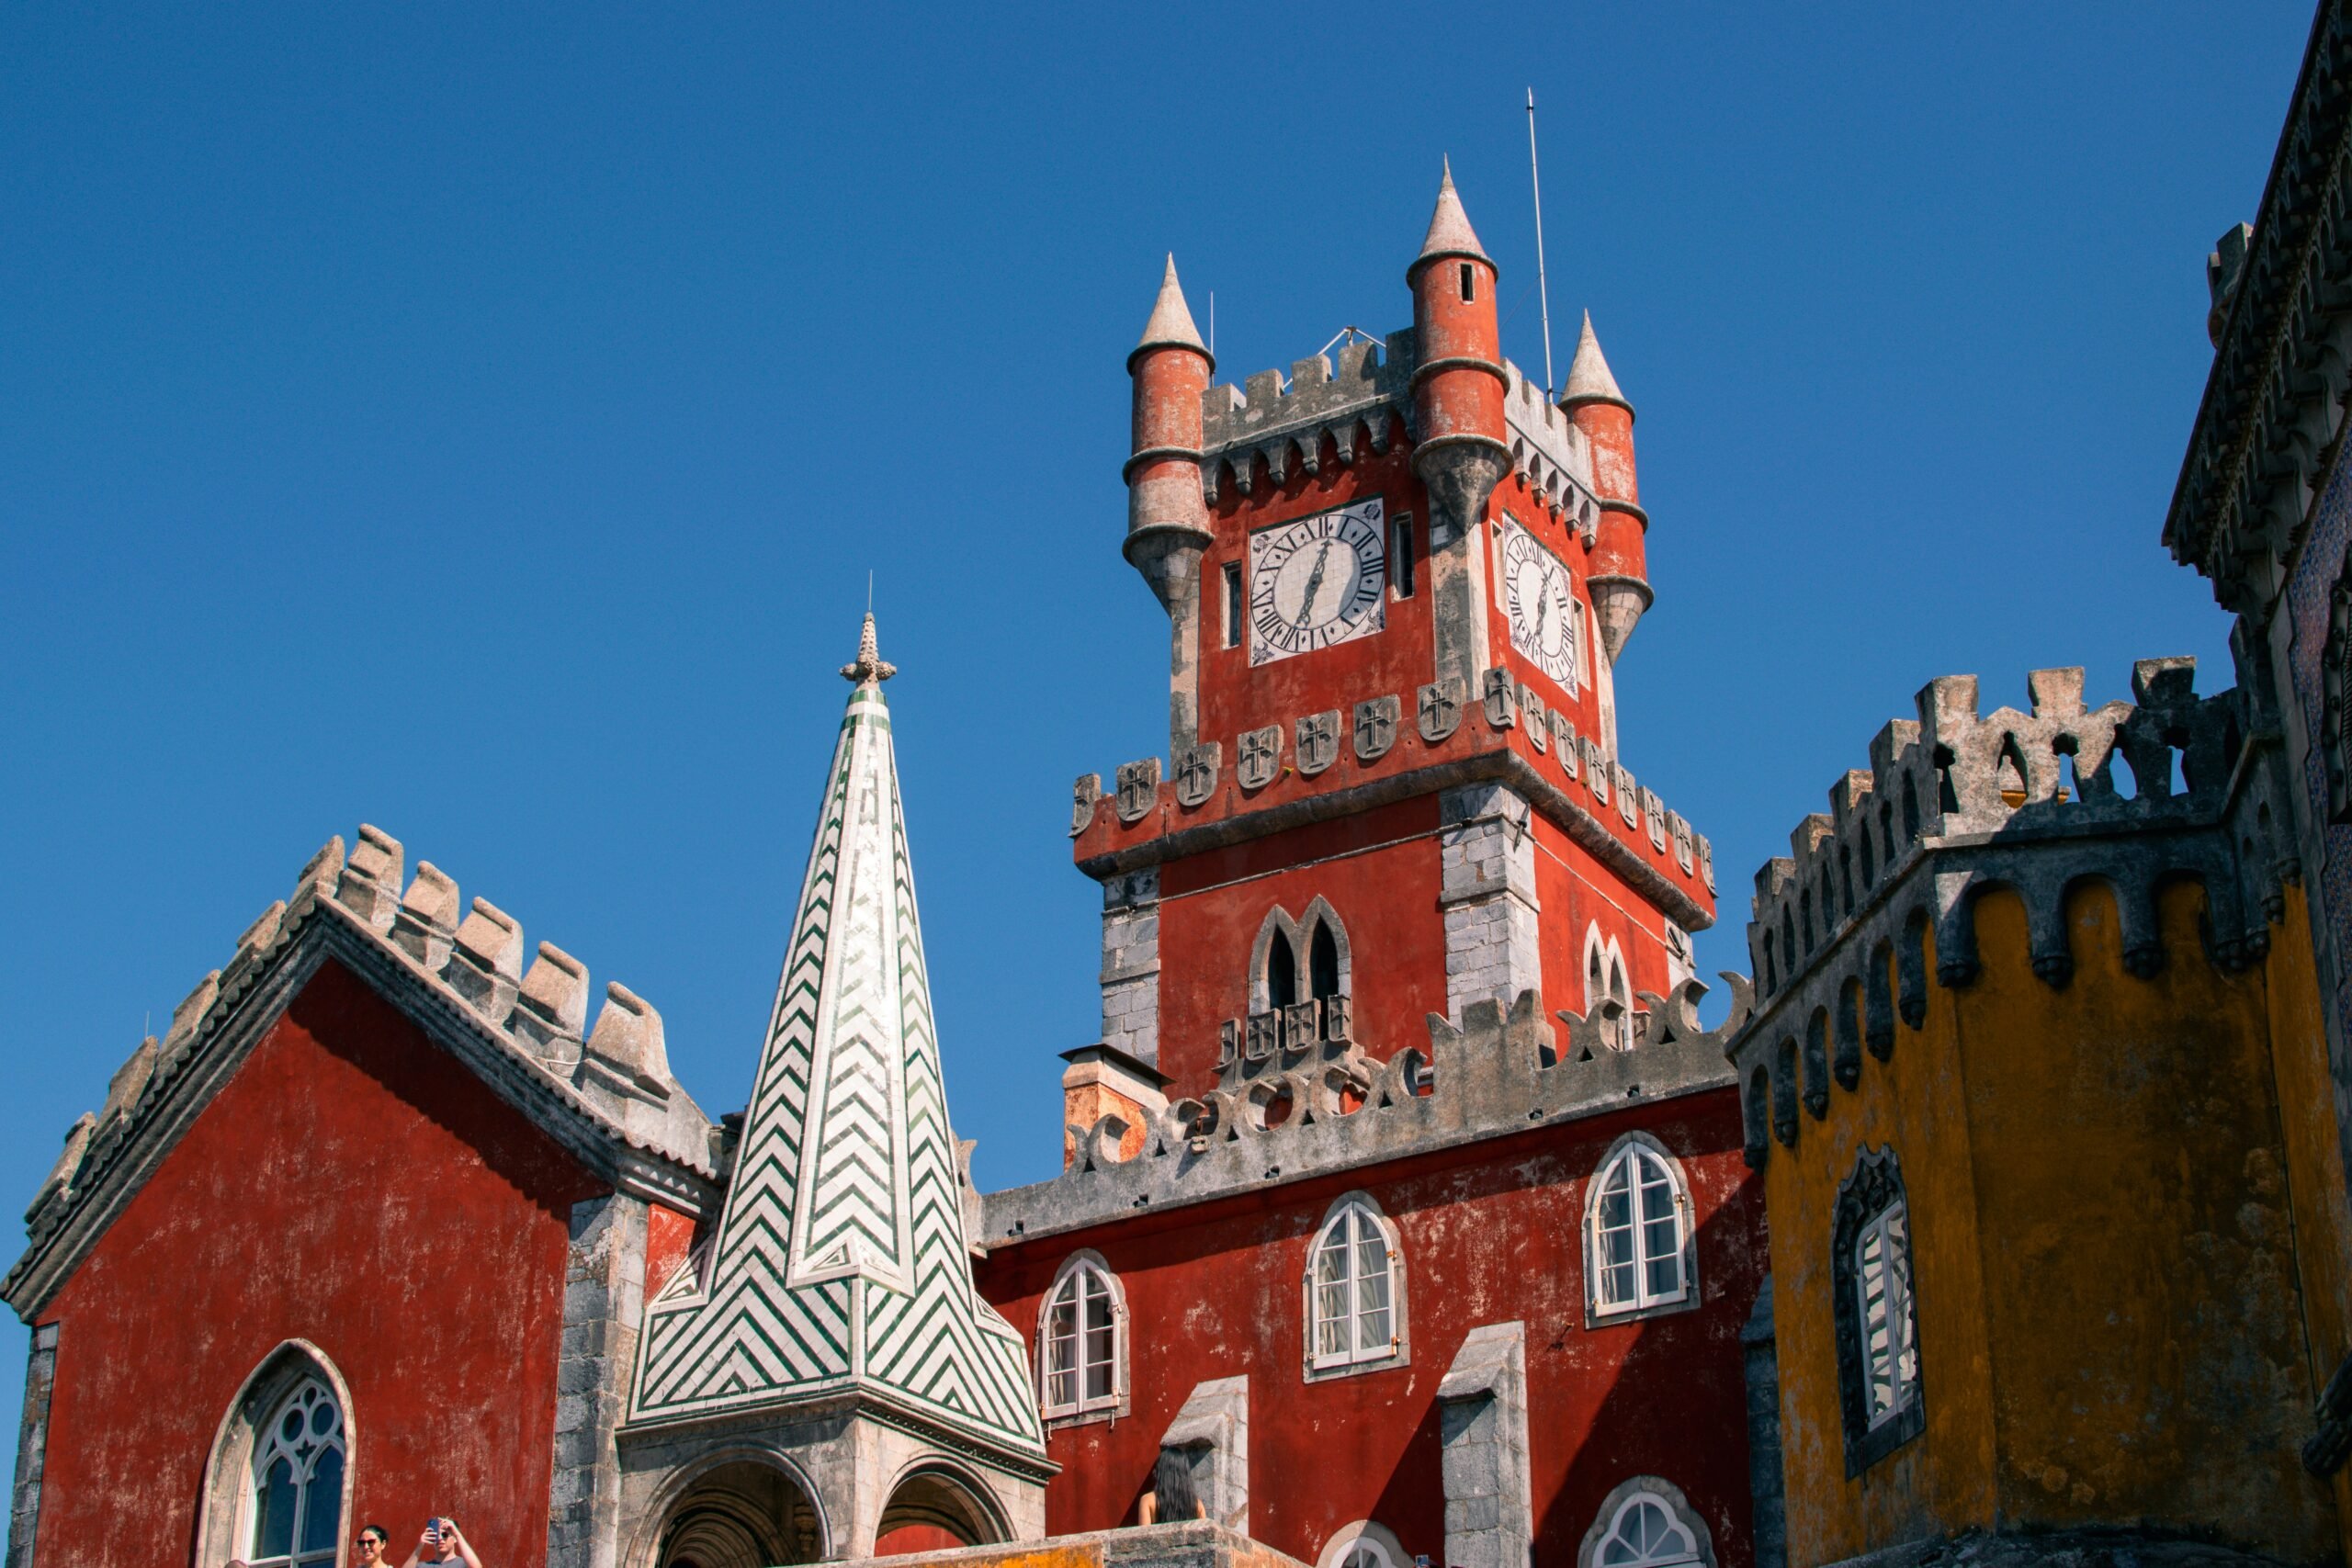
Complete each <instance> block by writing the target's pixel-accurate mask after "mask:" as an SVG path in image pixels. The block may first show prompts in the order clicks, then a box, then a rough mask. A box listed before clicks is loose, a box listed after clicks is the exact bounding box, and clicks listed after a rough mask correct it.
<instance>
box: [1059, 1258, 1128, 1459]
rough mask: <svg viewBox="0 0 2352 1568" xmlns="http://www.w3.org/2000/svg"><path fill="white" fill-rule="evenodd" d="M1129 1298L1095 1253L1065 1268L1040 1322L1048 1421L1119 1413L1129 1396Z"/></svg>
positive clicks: (1064, 1265) (1066, 1264) (1076, 1259)
mask: <svg viewBox="0 0 2352 1568" xmlns="http://www.w3.org/2000/svg"><path fill="white" fill-rule="evenodd" d="M1126 1316H1127V1307H1126V1298H1125V1292H1122V1291H1121V1290H1120V1289H1119V1280H1118V1276H1117V1275H1115V1274H1114V1273H1112V1272H1111V1270H1110V1269H1109V1268H1108V1267H1107V1266H1105V1265H1104V1263H1103V1259H1102V1257H1101V1256H1100V1255H1099V1254H1097V1253H1094V1252H1091V1251H1090V1252H1080V1253H1078V1254H1076V1255H1074V1256H1073V1257H1071V1258H1070V1259H1069V1261H1068V1262H1066V1263H1064V1264H1063V1265H1062V1269H1061V1273H1060V1274H1059V1275H1058V1276H1057V1277H1056V1279H1055V1280H1054V1286H1053V1289H1052V1290H1050V1291H1048V1292H1046V1305H1045V1310H1044V1312H1043V1313H1042V1314H1041V1315H1040V1319H1039V1322H1038V1331H1037V1342H1038V1356H1037V1360H1038V1384H1039V1388H1038V1393H1039V1395H1040V1397H1039V1401H1038V1403H1039V1406H1040V1408H1041V1409H1043V1411H1044V1412H1045V1414H1046V1416H1047V1417H1049V1418H1050V1417H1054V1416H1083V1415H1089V1414H1092V1413H1094V1412H1098V1411H1099V1412H1102V1413H1103V1414H1105V1415H1109V1414H1114V1413H1115V1412H1117V1411H1118V1410H1119V1409H1120V1408H1121V1406H1122V1404H1123V1403H1124V1401H1125V1397H1126V1382H1127V1380H1126V1376H1125V1371H1126V1369H1125V1366H1124V1365H1123V1363H1124V1361H1125V1356H1126Z"/></svg>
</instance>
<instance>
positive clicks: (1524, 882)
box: [1438, 784, 1544, 1027]
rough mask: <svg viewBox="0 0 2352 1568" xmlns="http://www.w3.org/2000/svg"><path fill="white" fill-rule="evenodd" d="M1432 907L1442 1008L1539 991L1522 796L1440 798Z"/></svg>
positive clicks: (1489, 787) (1528, 832)
mask: <svg viewBox="0 0 2352 1568" xmlns="http://www.w3.org/2000/svg"><path fill="white" fill-rule="evenodd" d="M1439 822H1440V824H1441V826H1440V828H1439V830H1438V849H1439V866H1440V876H1441V884H1440V888H1439V892H1438V904H1439V907H1440V908H1442V910H1443V912H1444V921H1445V1010H1446V1014H1447V1016H1448V1017H1450V1018H1451V1019H1452V1020H1453V1022H1454V1024H1455V1025H1456V1026H1457V1027H1458V1026H1459V1025H1460V1024H1461V1022H1462V1010H1463V1009H1464V1007H1466V1006H1467V1005H1469V1004H1470V1003H1472V1002H1476V1001H1487V1000H1493V1001H1498V1002H1500V1003H1501V1004H1502V1006H1503V1007H1504V1009H1505V1010H1509V1009H1510V1005H1511V1003H1512V1002H1513V1001H1515V1000H1517V999H1518V998H1519V994H1520V992H1521V991H1524V990H1531V989H1532V990H1541V989H1542V988H1543V986H1544V963H1543V959H1542V956H1541V952H1540V949H1539V948H1538V947H1537V945H1536V923H1537V916H1538V915H1539V914H1540V913H1541V912H1542V908H1543V905H1542V903H1541V901H1540V900H1539V899H1538V898H1537V897H1536V896H1535V837H1534V828H1533V825H1532V822H1531V821H1530V820H1529V813H1528V803H1527V800H1526V798H1525V797H1524V796H1523V795H1520V794H1518V793H1517V792H1516V791H1514V790H1512V789H1510V788H1509V787H1508V786H1506V785H1503V784H1464V785H1462V786H1461V787H1459V788H1456V789H1450V790H1447V791H1446V792H1445V793H1444V794H1443V795H1441V796H1440V797H1439Z"/></svg>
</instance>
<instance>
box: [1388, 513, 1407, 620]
mask: <svg viewBox="0 0 2352 1568" xmlns="http://www.w3.org/2000/svg"><path fill="white" fill-rule="evenodd" d="M1388 586H1389V588H1390V590H1391V591H1392V592H1395V594H1396V595H1397V598H1399V599H1410V598H1411V597H1412V596H1413V514H1412V513H1409V512H1400V513H1397V521H1396V523H1395V524H1394V525H1391V527H1390V529H1389V540H1388Z"/></svg>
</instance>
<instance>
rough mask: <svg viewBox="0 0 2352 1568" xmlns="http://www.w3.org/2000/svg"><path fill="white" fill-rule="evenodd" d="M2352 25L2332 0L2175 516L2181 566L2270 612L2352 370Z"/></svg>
mask: <svg viewBox="0 0 2352 1568" xmlns="http://www.w3.org/2000/svg"><path fill="white" fill-rule="evenodd" d="M2347 78H2352V21H2347V17H2346V6H2345V0H2324V4H2322V5H2321V6H2320V8H2319V13H2318V15H2317V17H2315V18H2314V19H2313V22H2312V33H2311V39H2310V42H2309V44H2308V46H2307V48H2306V50H2305V51H2304V56H2303V64H2302V70H2301V74H2300V76H2299V77H2298V78H2297V81H2296V84H2295V93H2294V96H2293V98H2292V100H2291V102H2290V107H2289V109H2288V114H2287V122H2286V126H2285V129H2284V130H2282V131H2281V133H2280V135H2279V138H2278V150H2277V152H2276V153H2275V154H2274V156H2273V159H2272V162H2271V167H2270V177H2269V180H2268V183H2267V185H2266V186H2265V187H2264V190H2263V196H2262V204H2261V207H2260V208H2259V209H2258V210H2257V213H2256V220H2255V225H2254V236H2253V239H2252V241H2251V243H2249V245H2248V248H2247V252H2246V255H2245V262H2244V264H2243V266H2242V267H2241V269H2240V271H2239V274H2238V277H2237V281H2236V283H2235V286H2234V288H2233V292H2232V296H2231V299H2230V303H2229V310H2228V315H2227V318H2226V320H2225V321H2224V323H2223V326H2222V333H2221V335H2220V339H2219V342H2218V344H2217V345H2216V348H2215V352H2214V355H2213V365H2212V368H2211V372H2210V373H2209V374H2208V376H2207V378H2206V382H2205V389H2204V394H2203V396H2202V398H2201V400H2199V406H2198V412H2197V422H2196V424H2195V426H2194V427H2193V428H2192V430H2191V432H2190V434H2189V439H2188V450H2187V452H2186V454H2185V455H2184V457H2183V459H2182V462H2181V469H2180V476H2179V479H2177V482H2176V484H2175V487H2174V490H2173V497H2172V503H2171V505H2170V507H2169V509H2168V510H2167V512H2166V513H2165V529H2164V540H2165V545H2166V546H2167V547H2170V549H2171V550H2172V553H2173V557H2174V558H2175V559H2176V560H2178V561H2180V562H2181V563H2183V564H2184V565H2188V566H2192V567H2194V568H2196V569H2197V570H2199V571H2200V572H2202V573H2203V574H2205V576H2207V577H2208V578H2210V579H2211V581H2212V583H2213V592H2214V596H2215V597H2216V598H2217V599H2218V600H2220V601H2221V603H2222V604H2223V605H2224V606H2225V607H2226V608H2229V609H2231V610H2233V611H2236V612H2239V613H2241V614H2245V615H2253V616H2255V617H2256V618H2257V619H2259V618H2262V617H2264V616H2265V615H2267V610H2268V607H2269V604H2270V603H2271V601H2272V599H2273V597H2274V596H2275V595H2276V593H2277V592H2278V589H2279V587H2280V586H2281V584H2282V581H2283V571H2284V569H2285V566H2286V564H2287V563H2288V562H2289V561H2290V559H2291V558H2292V557H2293V554H2294V551H2295V549H2296V547H2297V546H2298V544H2299V543H2300V536H2301V528H2302V525H2303V522H2304V520H2305V518H2306V517H2307V516H2308V515H2309V512H2310V507H2311V503H2312V499H2313V497H2314V496H2315V494H2316V492H2317V490H2318V487H2319V485H2320V484H2321V482H2322V481H2323V479H2324V470H2325V465H2326V459H2327V457H2329V456H2330V455H2331V454H2332V453H2333V451H2334V449H2335V437H2336V434H2337V433H2338V429H2339V417H2338V415H2337V413H2336V412H2335V411H2336V410H2337V408H2338V407H2339V406H2340V405H2341V402H2342V400H2343V398H2344V396H2345V394H2346V389H2347V388H2346V383H2347V378H2352V209H2347V205H2346V195H2347V192H2346V162H2347V151H2348V150H2352V82H2347Z"/></svg>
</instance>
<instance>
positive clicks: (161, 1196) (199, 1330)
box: [36, 964, 599, 1568]
mask: <svg viewBox="0 0 2352 1568" xmlns="http://www.w3.org/2000/svg"><path fill="white" fill-rule="evenodd" d="M598 1190H599V1188H598V1186H597V1184H596V1183H595V1181H594V1179H592V1178H590V1177H589V1176H588V1175H587V1174H586V1173H585V1172H583V1171H582V1169H581V1168H579V1167H578V1166H577V1165H576V1164H574V1163H573V1161H572V1160H571V1157H570V1156H568V1155H566V1154H565V1153H564V1152H563V1151H562V1150H561V1149H560V1148H559V1147H558V1146H557V1145H555V1144H554V1143H553V1142H551V1141H550V1140H549V1139H548V1137H547V1136H546V1135H545V1134H542V1133H540V1132H539V1131H538V1130H537V1128H535V1127H533V1126H532V1125H530V1123H529V1122H526V1120H525V1119H524V1118H523V1117H522V1116H521V1115H520V1114H519V1113H517V1112H516V1111H513V1110H511V1109H510V1108H508V1107H507V1106H506V1105H505V1104H504V1103H503V1102H502V1101H500V1100H498V1099H497V1098H496V1097H495V1096H493V1095H492V1092H491V1091H490V1090H489V1089H487V1088H485V1087H483V1085H482V1084H481V1081H480V1080H479V1079H477V1078H475V1077H473V1076H472V1075H471V1074H470V1073H469V1072H468V1071H467V1070H466V1069H465V1068H464V1067H462V1066H459V1065H458V1063H457V1062H455V1061H454V1060H453V1059H451V1058H450V1057H449V1056H448V1055H446V1054H445V1053H444V1052H442V1051H441V1050H440V1049H439V1048H437V1047H436V1046H435V1045H433V1044H432V1043H430V1042H429V1041H427V1040H426V1039H425V1037H424V1035H423V1034H422V1033H421V1032H419V1031H418V1030H417V1029H416V1028H415V1026H413V1024H411V1023H410V1022H409V1021H407V1020H406V1019H404V1018H402V1017H401V1016H400V1014H399V1013H397V1012H396V1011H394V1010H393V1009H392V1008H391V1007H390V1005H389V1004H388V1003H386V1002H385V1001H384V1000H383V999H382V998H379V997H378V996H377V995H376V994H375V993H374V992H373V991H371V990H369V989H368V987H366V986H365V985H364V984H362V983H361V982H360V981H359V980H358V979H356V977H354V976H352V975H351V974H350V972H349V971H347V970H345V969H343V968H342V967H340V966H338V965H336V964H328V965H327V966H326V967H324V968H323V969H322V970H321V971H320V972H319V974H318V975H317V976H315V977H313V978H312V979H311V982H310V983H309V985H308V986H307V987H304V989H303V990H302V992H301V994H300V996H298V997H297V998H295V999H294V1002H293V1005H292V1006H291V1007H290V1008H289V1009H288V1011H287V1013H286V1015H285V1016H284V1017H282V1018H280V1019H279V1020H278V1021H277V1024H276V1025H275V1026H274V1027H273V1028H272V1029H271V1030H270V1032H269V1033H268V1034H267V1035H266V1037H265V1038H264V1039H263V1040H262V1042H261V1043H260V1044H259V1045H258V1046H257V1047H255V1049H254V1053H253V1055H251V1056H250V1057H249V1058H248V1059H247V1060H246V1062H245V1064H244V1065H243V1066H242V1067H241V1068H239V1069H238V1071H237V1074H236V1076H235V1077H233V1078H232V1079H231V1081H230V1082H229V1083H228V1085H227V1086H226V1087H224V1088H223V1089H221V1091H220V1094H219V1095H218V1096H217V1097H216V1098H215V1099H214V1100H213V1101H212V1103H211V1104H210V1105H209V1106H208V1107H207V1108H206V1109H205V1111H203V1112H202V1113H201V1114H200V1115H199V1116H198V1118H197V1120H196V1122H195V1124H194V1125H193V1126H191V1127H190V1128H189V1129H188V1132H187V1135H186V1136H185V1137H183V1138H182V1139H181V1140H180V1142H179V1145H177V1146H176V1147H175V1148H174V1149H173V1150H172V1152H171V1154H170V1155H169V1156H167V1157H166V1158H165V1159H164V1163H163V1165H162V1167H161V1168H159V1169H158V1170H157V1171H156V1172H155V1174H154V1175H153V1178H152V1179H150V1180H149V1181H148V1182H147V1184H146V1186H145V1187H144V1188H142V1189H141V1191H140V1192H139V1193H138V1195H137V1196H136V1197H135V1198H133V1199H132V1200H131V1201H130V1205H129V1207H128V1208H127V1209H126V1210H125V1211H124V1212H123V1213H122V1214H121V1216H120V1217H119V1218H118V1219H117V1220H116V1222H115V1224H114V1225H113V1226H112V1228H111V1229H110V1230H108V1231H107V1234H106V1235H105V1236H104V1237H103V1238H102V1239H101V1240H100V1242H99V1244H98V1246H97V1247H96V1250H95V1251H94V1252H93V1253H92V1255H91V1256H90V1258H88V1259H87V1260H86V1261H85V1262H84V1263H83V1265H82V1266H81V1268H80V1269H77V1270H76V1271H75V1273H74V1276H73V1278H72V1279H71V1280H69V1281H68V1282H67V1284H66V1286H65V1288H64V1289H63V1290H62V1292H60V1293H59V1295H58V1297H57V1298H56V1300H55V1301H54V1302H52V1303H51V1305H50V1307H49V1309H48V1310H47V1311H46V1312H45V1313H43V1314H41V1321H42V1322H45V1323H47V1322H54V1323H56V1324H57V1325H59V1334H58V1358H57V1384H56V1390H55V1393H54V1395H53V1396H52V1403H51V1407H50V1409H51V1425H50V1431H49V1446H48V1473H47V1478H46V1483H45V1484H44V1486H43V1488H42V1493H41V1514H40V1536H39V1543H40V1544H39V1556H38V1558H37V1560H36V1568H134V1565H137V1568H147V1565H151V1564H154V1563H158V1562H188V1561H190V1560H191V1559H192V1557H193V1554H194V1551H195V1544H196V1529H197V1514H198V1507H199V1506H200V1495H201V1493H202V1491H203V1487H204V1482H205V1475H204V1470H205V1464H206V1461H207V1458H208V1453H209V1449H210V1447H211V1444H212V1441H213V1437H214V1434H215V1432H216V1431H217V1430H218V1429H219V1427H220V1420H221V1417H222V1416H223V1415H224V1414H226V1412H227V1411H228V1409H229V1407H230V1405H231V1404H232V1402H233V1401H234V1400H235V1399H236V1398H237V1395H238V1393H239V1392H240V1390H241V1389H242V1388H243V1385H244V1383H245V1381H246V1379H247V1378H248V1376H249V1375H250V1374H251V1373H252V1372H253V1371H254V1368H255V1367H256V1366H257V1365H258V1364H259V1363H260V1362H261V1360H262V1359H264V1358H265V1357H266V1356H267V1355H268V1354H269V1353H270V1351H271V1350H272V1349H274V1348H276V1347H277V1345H279V1344H280V1343H281V1342H283V1341H285V1340H287V1339H289V1338H302V1339H307V1340H310V1341H311V1342H312V1343H313V1344H315V1345H317V1346H318V1347H319V1348H321V1349H322V1350H323V1351H324V1352H325V1353H326V1354H327V1356H328V1357H330V1358H331V1359H333V1360H334V1363H335V1365H336V1367H337V1368H338V1369H339V1370H340V1371H341V1372H342V1373H343V1376H344V1377H345V1380H347V1382H348V1383H349V1385H350V1389H351V1393H352V1403H353V1405H354V1408H353V1409H352V1410H350V1411H348V1412H346V1416H347V1419H348V1421H349V1424H350V1430H351V1432H352V1452H351V1455H350V1458H351V1461H352V1463H353V1466H354V1468H355V1474H356V1491H355V1493H354V1496H355V1500H356V1508H357V1511H358V1514H359V1516H360V1519H361V1520H370V1519H372V1520H379V1521H381V1522H382V1523H384V1524H386V1525H388V1526H389V1527H390V1529H391V1532H392V1540H393V1542H394V1544H395V1546H396V1548H398V1549H399V1550H401V1551H402V1552H403V1553H404V1552H405V1551H406V1549H407V1547H408V1546H409V1545H410V1544H412V1543H413V1541H414V1540H415V1537H416V1533H417V1532H418V1531H419V1530H420V1529H422V1528H423V1525H424V1518H425V1517H426V1516H427V1515H428V1514H429V1513H434V1512H439V1513H446V1514H449V1515H451V1516H453V1517H456V1518H457V1519H458V1523H459V1524H460V1525H462V1526H463V1527H464V1528H465V1529H466V1532H467V1535H468V1536H469V1539H470V1540H472V1541H473V1542H474V1544H475V1546H476V1548H477V1549H478V1550H479V1551H481V1555H482V1560H483V1561H484V1562H488V1563H494V1564H496V1565H497V1568H533V1565H536V1564H539V1563H541V1562H544V1561H545V1559H546V1555H547V1516H548V1462H549V1456H550V1448H549V1445H550V1443H551V1441H552V1430H553V1421H554V1408H555V1392H556V1357H557V1351H558V1347H559V1341H560V1333H561V1325H562V1313H563V1273H564V1258H565V1251H566V1246H567V1239H568V1231H569V1224H570V1214H571V1205H572V1203H573V1202H574V1201H578V1200H580V1199H583V1198H587V1197H590V1196H593V1195H594V1194H595V1193H596V1192H597V1191H598ZM354 1529H356V1524H355V1522H354V1521H351V1520H346V1521H345V1538H346V1540H347V1539H348V1537H349V1536H350V1535H351V1534H352V1533H353V1531H354ZM202 1568H215V1565H213V1564H209V1563H208V1564H204V1565H202Z"/></svg>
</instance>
